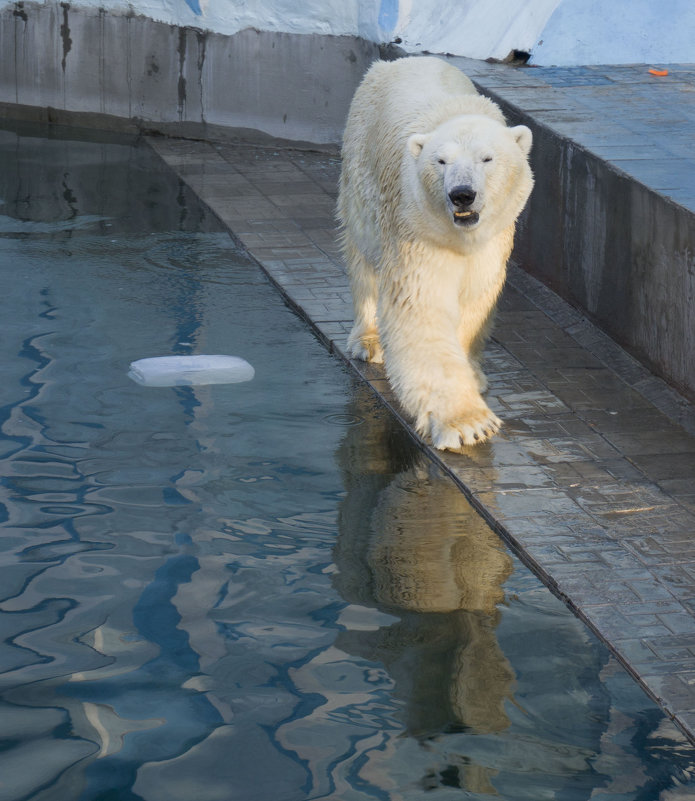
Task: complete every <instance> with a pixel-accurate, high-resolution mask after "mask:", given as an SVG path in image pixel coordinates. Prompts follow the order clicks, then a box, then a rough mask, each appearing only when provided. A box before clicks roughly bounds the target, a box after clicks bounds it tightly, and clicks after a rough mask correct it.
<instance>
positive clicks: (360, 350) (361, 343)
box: [348, 334, 384, 364]
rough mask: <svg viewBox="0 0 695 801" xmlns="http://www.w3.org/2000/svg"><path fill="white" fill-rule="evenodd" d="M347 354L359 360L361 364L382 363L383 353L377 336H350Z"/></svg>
mask: <svg viewBox="0 0 695 801" xmlns="http://www.w3.org/2000/svg"><path fill="white" fill-rule="evenodd" d="M348 353H349V354H350V356H352V358H353V359H361V360H362V361H363V362H372V363H373V364H383V363H384V351H383V350H382V348H381V342H380V341H379V335H378V334H363V335H362V336H353V335H352V334H350V338H349V339H348Z"/></svg>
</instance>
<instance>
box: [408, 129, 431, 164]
mask: <svg viewBox="0 0 695 801" xmlns="http://www.w3.org/2000/svg"><path fill="white" fill-rule="evenodd" d="M429 138H430V137H429V134H413V135H412V136H411V137H410V139H408V150H409V151H410V152H411V153H412V155H413V158H417V157H418V156H419V155H420V153H422V148H423V147H424V146H425V142H426V141H427V140H428V139H429Z"/></svg>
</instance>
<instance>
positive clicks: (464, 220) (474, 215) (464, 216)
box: [454, 211, 480, 227]
mask: <svg viewBox="0 0 695 801" xmlns="http://www.w3.org/2000/svg"><path fill="white" fill-rule="evenodd" d="M479 219H480V215H479V214H478V212H477V211H455V212H454V222H455V223H456V225H462V226H464V227H466V226H469V225H475V224H476V223H477V222H478V220H479Z"/></svg>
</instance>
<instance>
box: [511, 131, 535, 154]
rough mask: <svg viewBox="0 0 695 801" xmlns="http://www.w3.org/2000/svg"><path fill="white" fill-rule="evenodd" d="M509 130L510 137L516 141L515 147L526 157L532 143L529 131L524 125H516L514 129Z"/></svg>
mask: <svg viewBox="0 0 695 801" xmlns="http://www.w3.org/2000/svg"><path fill="white" fill-rule="evenodd" d="M509 130H510V131H511V132H512V136H513V137H514V139H515V140H516V143H517V145H519V147H520V148H521V152H522V153H523V154H524V155H525V156H528V154H529V153H530V152H531V144H532V142H533V135H532V133H531V130H530V129H529V128H527V127H526V126H525V125H517V126H516V127H515V128H510V129H509Z"/></svg>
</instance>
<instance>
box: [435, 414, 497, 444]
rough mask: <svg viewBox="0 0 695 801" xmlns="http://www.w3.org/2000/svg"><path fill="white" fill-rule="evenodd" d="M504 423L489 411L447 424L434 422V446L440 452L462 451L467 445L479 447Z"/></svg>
mask: <svg viewBox="0 0 695 801" xmlns="http://www.w3.org/2000/svg"><path fill="white" fill-rule="evenodd" d="M501 426H502V421H501V420H500V419H499V417H497V416H496V415H495V414H493V413H492V412H491V411H490V410H489V409H487V410H485V411H484V412H483V411H481V412H475V413H472V414H471V415H470V416H469V417H466V418H462V419H458V420H451V421H449V422H447V423H443V422H438V421H434V420H433V421H432V428H431V435H432V444H433V445H434V447H435V448H437V449H438V450H442V451H444V450H446V451H461V450H462V449H463V448H464V447H466V446H467V445H479V444H480V443H482V442H485V441H486V440H488V439H490V438H491V437H493V436H494V435H495V434H496V433H497V432H498V431H499V430H500V428H501Z"/></svg>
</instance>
